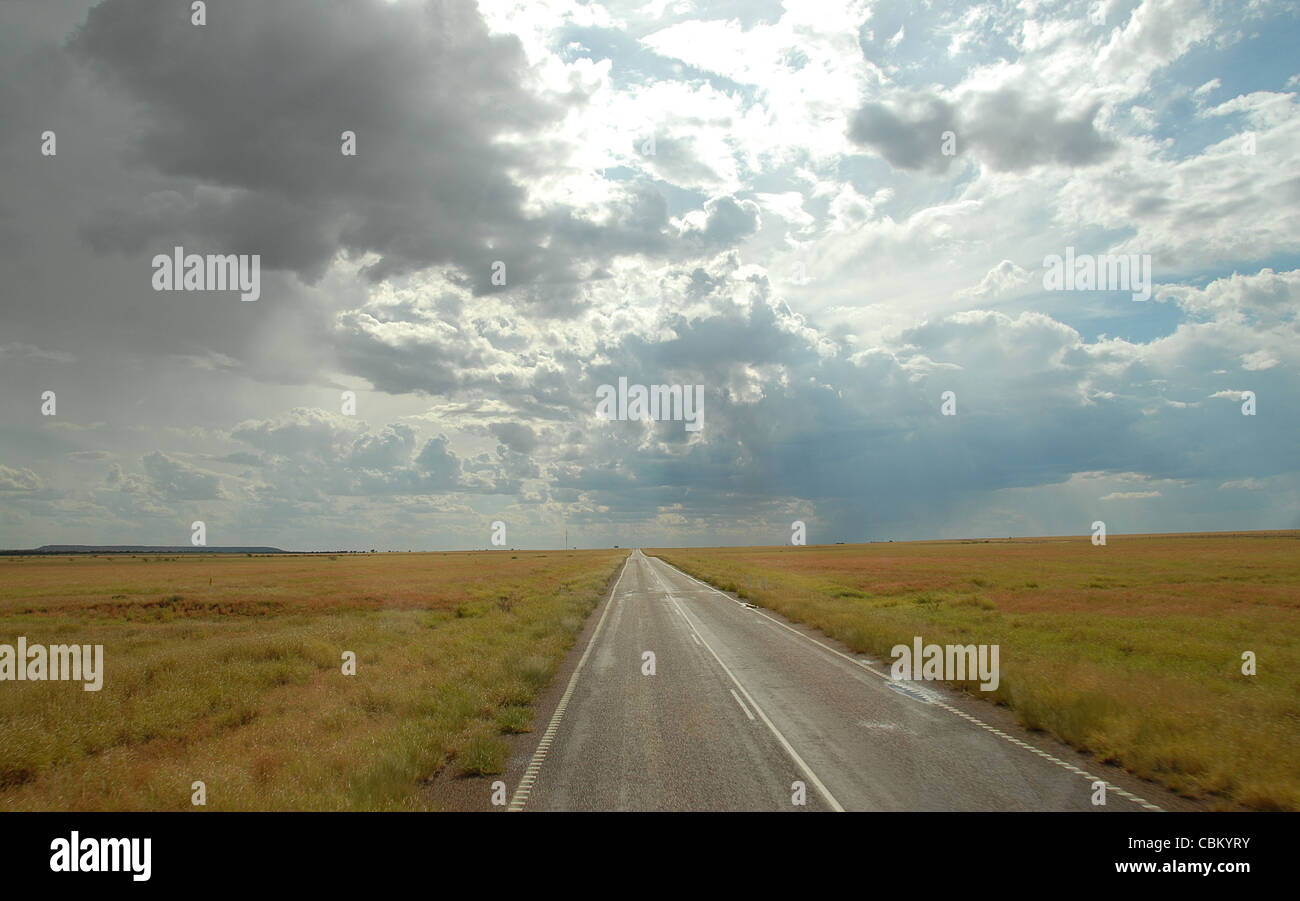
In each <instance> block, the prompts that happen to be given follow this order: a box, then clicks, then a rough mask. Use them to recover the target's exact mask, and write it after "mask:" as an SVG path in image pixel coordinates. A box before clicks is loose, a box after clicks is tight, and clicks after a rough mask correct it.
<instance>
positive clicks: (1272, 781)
mask: <svg viewBox="0 0 1300 901" xmlns="http://www.w3.org/2000/svg"><path fill="white" fill-rule="evenodd" d="M1297 539H1300V533H1297V532H1272V533H1237V534H1221V535H1165V536H1126V535H1120V536H1114V535H1112V536H1110V538H1109V540H1108V543H1107V545H1106V546H1105V547H1094V546H1093V545H1092V544H1091V542H1090V539H1089V537H1088V536H1084V537H1081V538H1059V539H1023V540H1015V541H1012V540H1005V541H979V542H915V543H887V544H871V545H844V546H833V547H799V548H795V547H785V548H780V547H763V548H711V549H668V550H647V551H646V553H652V554H657V555H658V556H661V557H663V558H664V559H665V560H667V561H668V562H669V563H672V564H673V565H675V566H679V567H681V568H682V569H684V570H686V571H687V572H689V573H691V574H692V575H694V576H696V577H698V578H701V579H704V580H706V581H709V582H711V583H712V584H714V585H716V586H718V587H720V588H724V589H727V590H736V591H738V592H739V593H740V594H741V595H744V596H746V597H748V598H749V599H750V600H752V601H753V602H754V603H757V604H760V605H763V606H766V607H770V608H772V609H774V610H777V611H779V612H780V613H782V614H784V615H785V616H788V617H790V618H791V619H795V620H799V621H802V622H805V623H807V624H809V625H812V626H815V627H817V628H819V629H821V630H823V631H824V632H826V633H827V634H829V635H832V636H834V637H836V638H838V639H840V640H841V641H843V642H844V643H846V644H847V645H849V646H850V647H852V648H853V649H855V650H858V651H864V652H869V653H873V654H877V655H882V656H885V657H887V656H888V654H889V650H890V648H892V647H893V646H894V645H895V644H900V643H901V644H910V643H911V642H912V639H913V638H914V637H915V636H918V635H919V636H922V637H923V638H924V639H925V641H926V642H927V643H929V642H931V641H933V642H936V643H939V644H947V643H959V644H970V643H975V644H997V645H999V646H1000V654H1001V673H1002V679H1001V685H1000V686H999V687H998V689H997V690H996V691H995V692H992V693H991V694H992V696H993V697H992V698H991V699H992V700H995V701H997V702H999V703H1003V704H1006V705H1008V706H1010V707H1011V708H1012V709H1014V710H1015V711H1016V713H1017V715H1018V716H1019V718H1020V720H1021V721H1022V722H1023V723H1024V724H1025V725H1027V726H1029V727H1031V728H1035V729H1044V730H1047V731H1049V732H1050V733H1052V734H1053V735H1055V736H1057V737H1058V738H1061V739H1062V740H1064V741H1067V742H1069V743H1071V744H1073V745H1075V746H1076V747H1078V748H1081V749H1085V750H1088V751H1090V752H1092V753H1094V754H1095V755H1096V756H1097V757H1099V758H1101V759H1104V760H1106V761H1110V762H1116V763H1120V764H1122V765H1123V766H1125V767H1126V768H1128V769H1129V770H1131V771H1132V772H1134V773H1137V774H1139V775H1141V776H1144V777H1148V778H1151V779H1156V780H1159V781H1160V782H1162V783H1164V784H1165V785H1167V786H1168V787H1170V788H1172V789H1174V790H1176V791H1179V792H1182V793H1185V794H1186V795H1189V796H1192V797H1199V798H1205V799H1209V800H1210V801H1211V802H1212V803H1213V804H1214V805H1215V806H1218V807H1225V808H1252V809H1264V810H1271V809H1272V810H1276V809H1281V810H1300V540H1297ZM762 578H765V579H766V580H767V588H766V590H764V589H762V588H760V585H761V584H762V583H761V581H760V579H762ZM1245 651H1253V652H1254V653H1255V655H1256V660H1257V666H1258V669H1257V674H1256V675H1254V676H1247V675H1243V673H1242V653H1243V652H1245ZM963 687H970V686H963ZM973 694H976V695H980V696H985V693H983V692H979V691H974V692H973Z"/></svg>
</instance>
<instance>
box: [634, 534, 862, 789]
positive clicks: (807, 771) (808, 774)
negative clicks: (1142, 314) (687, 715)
mask: <svg viewBox="0 0 1300 901" xmlns="http://www.w3.org/2000/svg"><path fill="white" fill-rule="evenodd" d="M642 556H644V555H642ZM649 559H650V558H649V557H646V560H649ZM650 573H651V575H653V576H654V577H655V579H656V580H657V581H658V582H659V584H660V585H662V586H663V589H664V592H665V594H666V595H667V597H668V603H670V604H672V605H673V606H674V607H676V608H677V612H678V613H680V614H681V615H682V619H684V620H686V625H687V627H689V628H690V630H691V631H692V632H694V633H695V636H696V637H697V638H698V639H699V640H700V644H702V645H704V649H705V650H706V651H708V652H709V653H710V654H712V655H713V659H714V660H716V661H718V666H720V667H722V671H723V672H724V673H726V674H727V677H728V678H729V679H731V681H732V682H733V683H734V684H735V686H736V688H738V689H739V690H740V693H741V695H743V696H744V698H745V700H746V701H748V702H749V704H750V706H751V707H753V709H754V712H755V713H757V714H758V717H759V719H761V720H762V721H763V724H764V725H765V726H767V728H768V729H769V730H771V732H772V734H773V735H774V736H776V740H777V741H778V742H780V743H781V747H783V748H785V752H786V753H787V754H789V755H790V757H791V759H792V760H794V762H795V765H796V766H798V767H799V769H800V770H801V771H802V772H803V774H804V777H805V778H807V780H808V781H809V782H811V783H812V785H813V787H814V788H816V789H817V791H818V792H819V793H820V794H821V796H822V797H823V798H825V799H826V803H827V804H829V805H830V806H831V809H832V810H834V811H836V812H837V813H843V812H844V808H843V807H842V806H841V805H840V802H839V801H836V800H835V796H834V795H832V794H831V793H830V789H828V788H827V787H826V786H825V785H824V784H823V783H822V781H821V780H820V779H818V778H817V774H816V773H814V772H813V771H812V767H810V766H808V764H807V763H805V762H804V759H803V758H802V757H800V756H799V752H798V751H796V750H795V749H794V746H793V745H791V744H790V742H789V741H787V740H786V737H785V736H784V735H782V734H781V730H780V729H778V728H776V724H774V723H773V722H772V721H771V720H770V719H768V717H767V714H766V713H764V712H763V708H762V707H760V706H759V705H758V702H757V701H755V700H754V697H753V695H751V694H750V693H749V692H748V691H746V690H745V686H744V685H742V684H740V680H739V679H737V678H736V674H735V673H733V672H732V671H731V670H730V669H729V668H728V667H727V665H726V664H725V663H723V662H722V658H721V657H719V656H718V652H717V651H715V650H713V648H712V646H710V645H709V643H708V642H707V641H705V640H704V636H702V635H700V632H699V630H698V629H697V628H695V623H693V622H692V621H691V618H690V615H689V614H687V613H686V611H685V610H683V609H682V607H681V605H680V604H678V603H677V599H676V598H675V597H673V590H672V588H670V587H669V586H668V584H667V583H666V582H664V580H663V577H661V576H660V575H659V573H658V572H656V570H655V568H654V566H653V565H650Z"/></svg>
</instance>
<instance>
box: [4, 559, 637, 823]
mask: <svg viewBox="0 0 1300 901" xmlns="http://www.w3.org/2000/svg"><path fill="white" fill-rule="evenodd" d="M625 555H626V551H551V552H547V551H541V552H525V551H491V552H473V553H450V554H376V555H346V554H341V555H337V556H333V557H331V556H312V557H289V556H274V557H225V556H221V557H218V556H205V557H188V556H179V557H165V558H156V557H134V558H133V557H129V556H128V557H99V558H82V557H77V558H66V557H60V558H0V642H5V643H9V644H12V643H13V642H14V641H15V640H16V638H17V636H19V635H25V636H26V637H27V639H28V642H29V643H43V644H61V643H72V642H75V643H78V644H102V645H104V657H105V667H104V668H105V676H104V687H103V689H102V690H101V691H99V692H86V691H83V689H82V686H81V684H80V683H71V682H3V683H0V809H41V810H68V809H71V810H103V809H107V810H123V809H127V810H160V809H163V810H165V809H188V808H190V807H191V802H190V797H191V784H192V783H193V782H194V781H196V780H202V781H203V782H204V783H205V784H206V789H207V809H209V810H238V809H245V810H248V809H254V810H279V809H292V810H322V809H324V810H342V809H365V810H374V809H411V808H418V807H421V806H426V805H427V804H429V803H430V802H429V801H428V800H427V798H428V797H429V796H428V794H427V793H422V792H420V788H421V786H423V785H425V784H426V783H427V781H428V780H429V779H430V778H431V777H432V776H433V775H434V774H435V773H437V772H438V771H439V770H441V769H442V768H443V767H445V766H448V765H451V766H454V767H455V768H456V770H457V771H458V772H469V773H492V772H497V771H499V770H500V769H501V767H502V766H503V764H504V762H505V754H506V746H505V744H504V742H503V741H502V740H501V735H502V734H503V733H507V732H512V731H526V730H528V729H529V728H530V723H531V717H532V708H531V706H530V705H531V704H532V701H533V699H534V697H535V696H536V694H537V692H538V690H539V689H540V688H541V687H543V686H544V685H546V683H547V682H548V681H549V679H550V677H551V675H552V673H553V672H554V670H555V667H556V666H557V665H558V663H559V661H560V660H561V659H562V658H563V656H564V652H565V650H566V649H567V648H568V647H569V646H570V645H571V644H572V642H573V641H574V639H575V638H576V636H577V634H578V633H579V632H580V631H581V629H582V625H583V622H584V621H585V618H586V616H587V615H588V613H590V611H591V610H592V609H593V607H594V606H595V604H596V603H597V601H598V600H599V598H600V595H601V593H602V592H603V590H604V589H605V587H606V585H607V583H608V582H609V580H610V578H611V577H612V576H613V574H614V573H615V572H616V571H617V569H618V566H619V565H620V564H621V562H622V560H623V558H624V556H625ZM344 651H353V652H355V654H356V658H357V673H356V675H355V676H345V675H343V673H342V654H343V652H344Z"/></svg>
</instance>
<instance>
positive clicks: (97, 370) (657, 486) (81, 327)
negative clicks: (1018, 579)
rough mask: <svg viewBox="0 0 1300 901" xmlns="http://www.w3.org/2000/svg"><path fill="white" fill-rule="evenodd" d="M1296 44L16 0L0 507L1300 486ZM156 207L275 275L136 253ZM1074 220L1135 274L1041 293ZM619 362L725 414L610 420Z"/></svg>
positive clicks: (548, 543)
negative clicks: (1138, 270)
mask: <svg viewBox="0 0 1300 901" xmlns="http://www.w3.org/2000/svg"><path fill="white" fill-rule="evenodd" d="M1298 43H1300V18H1298V14H1297V11H1296V7H1295V5H1294V4H1290V3H1277V4H1269V3H1256V2H1235V0H1234V2H1231V3H1225V2H1217V0H1211V2H1194V0H1141V2H1134V0H1109V2H1104V3H1101V4H1096V3H1089V2H1037V0H1021V2H1019V3H1010V2H1002V3H988V4H982V5H976V4H972V3H966V2H955V3H944V2H938V0H935V2H927V3H904V2H869V0H859V2H847V3H844V2H840V3H832V2H816V0H788V2H786V3H780V2H766V0H743V2H741V0H721V2H712V3H709V2H691V0H680V2H677V0H649V2H642V0H632V2H627V3H623V2H607V3H594V2H592V3H587V2H579V0H520V2H511V0H481V2H479V3H477V4H476V3H474V2H472V0H433V2H427V3H426V2H417V0H407V2H385V0H351V2H342V0H340V2H322V0H276V2H274V3H269V2H265V0H220V2H211V3H209V4H208V9H207V21H206V24H203V25H195V24H193V23H192V13H191V9H190V4H189V3H188V2H169V3H159V2H156V0H102V2H92V0H9V2H6V3H4V4H3V6H2V7H0V384H2V385H3V389H2V390H0V423H2V424H3V425H2V426H0V546H6V547H29V546H33V545H39V544H44V543H103V544H125V543H157V544H185V543H188V541H189V538H190V523H191V522H192V521H194V520H203V521H204V522H205V523H206V525H207V540H208V544H210V545H229V544H270V545H277V546H280V547H285V548H294V549H324V548H370V547H375V548H391V549H399V550H406V549H437V548H469V547H483V546H486V545H487V544H488V540H489V535H490V528H491V526H490V524H491V523H492V522H493V521H496V520H500V521H503V522H505V523H506V526H507V537H508V541H509V544H511V545H515V546H520V547H556V546H559V545H560V544H561V542H562V541H563V536H564V529H565V528H566V526H567V528H568V530H569V537H570V541H571V543H575V544H580V545H584V546H599V545H610V544H621V545H629V544H637V545H643V546H650V545H660V544H775V543H785V542H788V541H789V539H790V534H791V523H792V521H794V520H802V521H804V522H806V523H807V529H808V540H809V543H823V542H827V543H829V542H833V541H836V540H845V541H856V540H866V539H877V538H896V539H906V538H928V537H956V536H1008V535H1017V536H1020V535H1041V534H1086V533H1088V532H1089V530H1090V527H1091V524H1092V523H1093V522H1094V521H1095V520H1102V521H1104V522H1105V523H1106V525H1107V529H1108V530H1109V531H1110V532H1112V533H1121V532H1140V531H1186V530H1209V529H1269V528H1300V474H1298V472H1297V467H1296V452H1297V448H1300V428H1298V426H1300V409H1297V396H1298V392H1297V388H1298V387H1300V385H1298V380H1297V364H1300V341H1298V340H1297V338H1300V326H1298V325H1297V320H1296V310H1297V306H1300V116H1298V115H1297V113H1298V112H1300V97H1298V95H1300V59H1298V58H1297V56H1296V53H1295V47H1296V46H1297V44H1298ZM47 131H52V132H54V135H55V146H54V150H55V152H54V154H53V155H50V154H48V153H43V152H42V151H43V149H48V148H45V147H44V146H43V145H44V143H45V142H44V139H43V134H44V133H45V132H47ZM344 131H352V132H354V133H355V135H356V153H355V155H347V154H344V153H343V152H342V149H343V148H342V144H341V135H342V133H343V132H344ZM945 133H947V134H945ZM175 246H183V247H184V248H185V250H186V252H192V253H199V254H208V253H223V254H224V253H241V254H257V255H259V256H260V260H261V281H262V284H261V297H260V299H259V300H257V301H255V302H243V301H241V300H240V297H239V295H238V294H237V293H233V292H229V291H198V292H160V291H155V290H153V288H152V284H151V279H152V277H153V274H154V271H153V268H152V264H151V261H152V259H153V257H154V256H155V255H156V254H159V253H170V252H171V251H172V248H173V247H175ZM1067 248H1073V252H1074V253H1075V254H1078V255H1094V256H1095V255H1101V254H1112V255H1113V254H1137V255H1139V258H1140V257H1141V255H1150V259H1151V268H1152V272H1153V280H1154V283H1155V287H1154V291H1153V295H1152V297H1151V299H1150V300H1148V301H1145V302H1141V301H1134V300H1133V299H1132V292H1131V291H1123V290H1120V291H1113V290H1094V291H1077V290H1075V291H1048V290H1045V289H1044V268H1045V267H1044V260H1045V258H1046V257H1048V256H1049V255H1052V254H1059V255H1064V254H1065V253H1066V249H1067ZM498 262H499V263H501V264H503V266H502V267H497V269H498V270H499V271H500V272H501V273H503V274H504V281H505V284H499V282H500V281H501V280H502V279H501V278H497V279H495V280H494V279H493V272H494V264H495V263H498ZM620 377H626V378H627V379H628V381H629V382H630V383H633V384H636V383H640V384H680V385H702V386H703V390H704V407H703V427H702V428H701V429H700V430H699V431H688V430H686V429H685V428H684V427H683V423H682V422H671V421H668V422H639V421H607V420H604V419H601V418H598V417H597V415H596V391H597V388H598V387H599V386H600V385H602V384H616V383H617V381H618V379H619V378H620ZM46 391H53V392H55V398H56V406H55V414H54V415H52V416H47V415H43V413H42V406H43V401H42V394H43V392H46ZM345 391H352V392H355V398H356V412H355V415H347V414H345V413H344V412H343V404H342V393H343V392H345ZM945 391H951V392H953V396H954V397H955V409H956V413H955V415H944V414H943V411H942V409H941V407H942V404H943V395H944V392H945ZM1245 391H1250V392H1254V396H1255V401H1254V403H1255V414H1254V415H1253V416H1247V415H1243V412H1242V410H1243V403H1242V397H1243V392H1245Z"/></svg>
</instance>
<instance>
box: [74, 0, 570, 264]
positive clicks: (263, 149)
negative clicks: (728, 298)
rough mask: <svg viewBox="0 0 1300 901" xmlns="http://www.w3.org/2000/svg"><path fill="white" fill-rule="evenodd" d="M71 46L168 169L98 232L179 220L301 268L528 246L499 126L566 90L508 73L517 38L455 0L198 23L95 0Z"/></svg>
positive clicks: (514, 126) (468, 255)
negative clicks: (149, 192)
mask: <svg viewBox="0 0 1300 901" xmlns="http://www.w3.org/2000/svg"><path fill="white" fill-rule="evenodd" d="M71 47H72V49H73V50H74V52H76V53H77V54H78V55H79V56H80V57H82V58H83V59H85V60H86V61H88V62H89V63H91V64H92V65H93V66H95V67H96V68H97V69H99V70H100V71H101V72H103V73H104V74H105V75H107V76H109V77H110V78H111V80H112V82H113V83H114V84H116V85H119V86H120V87H121V88H123V89H124V90H125V91H126V92H127V93H128V94H129V95H130V96H131V97H132V98H133V99H134V100H135V101H137V102H138V104H139V105H140V108H141V114H142V116H143V119H144V121H145V122H146V123H147V125H146V128H145V131H144V132H143V134H141V135H140V137H139V140H138V142H137V143H136V145H135V147H134V152H135V154H136V158H137V161H138V163H139V164H140V165H142V166H146V167H150V168H153V169H156V170H157V171H159V172H161V173H164V174H166V175H169V176H174V177H176V178H177V179H178V184H179V185H180V187H178V193H179V196H173V197H169V198H165V199H163V200H156V199H155V200H154V201H153V202H151V203H150V204H149V205H148V206H147V207H146V208H145V209H143V210H138V211H130V210H128V211H124V212H125V216H124V217H123V218H121V219H120V220H119V221H118V222H117V223H116V225H115V226H114V225H113V224H112V223H110V221H108V220H107V219H105V218H102V217H105V216H109V215H112V213H109V212H105V213H101V218H100V219H97V220H94V221H92V223H91V225H90V226H89V228H88V236H89V237H90V238H91V240H92V241H93V242H96V243H97V245H98V246H112V245H113V244H114V243H116V244H117V245H118V246H120V247H123V248H129V247H138V246H143V245H144V244H145V243H149V242H158V241H160V240H164V239H165V240H170V239H171V238H172V237H173V236H184V235H187V234H191V235H194V236H195V237H196V238H200V237H201V238H202V239H205V240H207V241H209V242H212V243H213V244H214V245H220V246H222V247H223V248H226V249H228V250H231V251H234V250H238V251H250V250H251V251H256V252H261V253H262V254H263V255H264V257H265V264H266V265H267V266H271V267H283V268H288V269H292V270H294V271H296V272H298V273H299V274H301V275H303V276H304V277H306V278H313V277H315V276H317V275H319V273H320V272H321V271H322V270H323V268H324V267H325V266H326V265H328V263H329V262H330V260H331V258H332V256H333V254H334V253H335V251H336V249H337V248H339V247H342V248H343V249H345V250H347V251H348V252H349V253H353V254H360V253H364V252H367V251H373V252H375V253H377V254H379V255H380V256H381V257H382V259H381V261H380V262H379V263H378V264H377V265H376V266H375V269H374V273H373V274H374V275H375V276H376V277H379V276H383V275H387V274H391V273H393V272H400V271H404V270H407V269H410V268H413V267H420V266H424V265H428V264H430V263H434V262H440V261H441V262H446V261H467V260H472V259H478V258H480V257H482V256H483V253H484V251H485V248H486V247H487V244H488V242H489V241H492V240H495V241H496V242H497V243H498V246H503V247H517V248H519V249H521V250H523V251H524V252H525V253H526V252H527V251H528V249H530V248H533V247H535V246H536V238H537V237H538V236H537V235H536V234H535V233H534V231H535V230H534V229H533V228H532V226H530V224H529V223H528V221H527V219H526V217H525V216H524V215H523V214H522V213H521V211H520V205H521V204H522V202H523V200H524V193H523V191H522V189H521V188H520V187H519V186H518V185H516V184H515V183H514V182H512V181H511V180H510V179H509V178H507V177H505V172H506V170H507V169H508V168H510V167H522V168H524V169H529V168H531V163H530V160H531V159H532V157H533V154H532V153H530V152H527V151H524V150H522V149H512V148H511V147H509V146H507V145H505V144H502V143H498V142H497V139H498V138H499V137H501V136H503V135H506V134H516V133H521V134H527V133H529V132H535V131H536V130H537V129H539V128H540V127H541V126H543V125H545V124H546V123H548V122H552V121H554V120H555V119H556V117H558V116H561V115H562V114H563V98H542V97H539V96H537V95H536V94H534V93H532V92H530V91H529V90H528V89H527V88H526V87H525V86H524V85H523V82H524V81H525V80H526V61H525V59H524V56H523V51H522V48H521V46H520V44H519V42H518V40H517V39H515V38H514V37H512V36H494V35H490V34H489V33H488V31H487V29H486V27H485V25H484V24H483V22H482V20H481V18H480V17H479V15H478V11H477V8H476V6H475V5H474V4H473V3H472V2H470V0H439V2H433V3H429V4H427V5H414V4H392V5H390V4H386V3H381V2H371V3H355V4H321V3H317V2H313V0H286V2H277V3H262V2H259V0H233V2H227V3H222V4H219V5H214V6H213V7H212V8H211V9H210V10H209V15H208V24H207V25H205V26H202V27H196V26H193V25H191V23H190V21H189V10H188V6H187V5H184V6H182V5H173V6H160V5H159V4H157V3H156V2H153V0H107V2H104V3H102V4H100V5H99V6H97V7H95V8H94V9H93V10H92V11H91V12H90V14H89V16H88V17H87V19H86V23H85V25H84V27H83V28H82V29H80V31H79V32H78V33H77V35H76V36H75V38H74V39H73V40H72V42H71ZM343 131H353V132H355V133H356V135H357V155H356V156H355V157H351V156H344V155H342V154H341V152H340V134H341V133H342V132H343ZM201 185H207V186H211V187H212V188H215V189H219V190H211V191H207V192H205V191H201V190H198V187H199V186H201ZM114 231H115V232H116V233H117V234H116V236H110V234H109V233H110V232H114ZM229 242H236V243H235V244H232V243H229Z"/></svg>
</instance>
